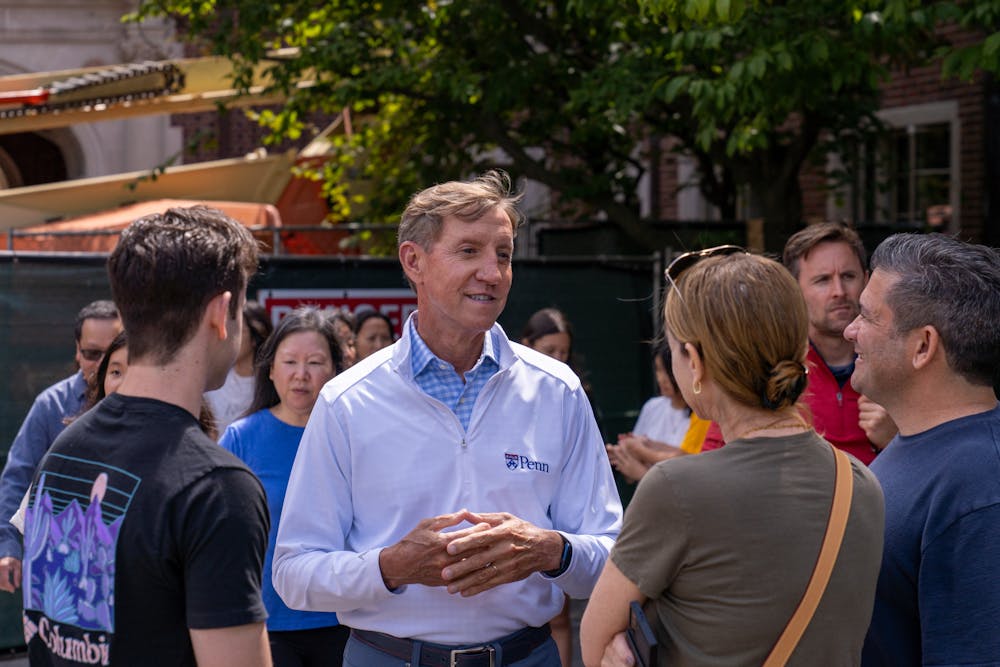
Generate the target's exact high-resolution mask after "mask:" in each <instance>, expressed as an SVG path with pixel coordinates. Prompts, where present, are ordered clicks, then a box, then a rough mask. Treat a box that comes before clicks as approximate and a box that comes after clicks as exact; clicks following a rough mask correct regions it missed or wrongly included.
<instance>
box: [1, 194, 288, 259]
mask: <svg viewBox="0 0 1000 667" xmlns="http://www.w3.org/2000/svg"><path fill="white" fill-rule="evenodd" d="M196 204H203V205H205V206H211V207H212V208H217V209H219V210H221V211H223V212H224V213H225V214H226V215H228V216H230V217H231V218H233V219H234V220H238V221H239V222H241V223H243V224H244V225H246V226H247V227H249V228H255V227H271V228H276V227H281V214H280V213H278V209H277V208H275V207H274V206H273V205H272V204H257V203H247V202H234V201H193V200H187V199H157V200H154V201H146V202H139V203H137V204H130V205H128V206H122V207H121V208H117V209H114V210H111V211H102V212H101V213H94V214H92V215H85V216H80V217H77V218H72V219H70V220H62V221H59V222H51V223H47V224H44V225H35V226H33V227H24V228H21V229H19V230H17V231H16V235H15V236H14V243H13V248H12V249H13V250H22V251H23V250H35V251H42V252H110V251H111V250H113V249H114V247H115V244H117V243H118V234H117V233H115V232H121V230H123V229H125V227H127V226H128V225H129V223H131V222H132V221H133V220H136V219H138V218H141V217H144V216H147V215H151V214H153V213H162V212H163V211H166V210H167V209H168V208H177V207H187V206H195V205H196ZM24 234H27V236H22V235H24ZM254 236H255V237H256V238H257V239H258V240H259V241H261V242H262V243H263V244H264V246H265V247H267V248H268V249H269V248H270V247H271V245H272V244H273V233H272V232H271V231H260V232H256V233H255V234H254Z"/></svg>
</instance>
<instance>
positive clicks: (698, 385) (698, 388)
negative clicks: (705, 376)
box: [691, 380, 701, 396]
mask: <svg viewBox="0 0 1000 667" xmlns="http://www.w3.org/2000/svg"><path fill="white" fill-rule="evenodd" d="M691 391H693V392H694V394H695V396H697V395H698V394H700V393H701V380H695V381H694V382H693V383H691Z"/></svg>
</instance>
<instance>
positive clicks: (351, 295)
mask: <svg viewBox="0 0 1000 667" xmlns="http://www.w3.org/2000/svg"><path fill="white" fill-rule="evenodd" d="M257 301H259V302H260V303H261V305H263V306H264V308H266V309H267V312H268V314H269V315H270V316H271V321H272V322H273V323H274V324H277V323H278V322H279V321H280V320H281V318H282V317H284V316H285V315H287V314H288V313H290V312H292V311H293V310H295V309H296V308H298V307H299V306H315V307H316V308H319V309H320V310H333V309H340V310H346V311H347V312H349V313H352V314H355V313H359V312H362V311H365V310H377V311H379V312H381V313H384V314H385V315H387V316H388V317H389V319H390V320H391V321H392V326H393V329H394V331H395V333H396V335H397V336H399V335H401V334H402V327H403V323H404V322H406V318H408V317H409V316H410V313H412V312H413V311H415V310H416V309H417V295H416V294H414V293H413V292H412V291H410V290H408V289H336V288H334V289H262V290H259V291H258V292H257Z"/></svg>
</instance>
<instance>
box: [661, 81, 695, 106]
mask: <svg viewBox="0 0 1000 667" xmlns="http://www.w3.org/2000/svg"><path fill="white" fill-rule="evenodd" d="M688 78H689V77H687V76H684V75H681V76H678V77H674V78H673V79H671V80H670V83H668V84H667V88H666V90H665V91H664V92H663V98H664V99H665V100H666V101H667V102H673V101H674V100H675V99H677V96H678V95H680V93H681V91H682V90H684V88H685V87H686V86H687V84H688Z"/></svg>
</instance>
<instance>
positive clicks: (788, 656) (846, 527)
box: [581, 248, 883, 667]
mask: <svg viewBox="0 0 1000 667" xmlns="http://www.w3.org/2000/svg"><path fill="white" fill-rule="evenodd" d="M679 261H680V262H681V265H680V266H678V265H677V264H675V265H672V266H671V268H670V269H668V279H669V283H670V288H669V290H668V294H667V299H666V307H665V323H666V333H667V340H668V342H669V344H670V349H671V352H672V367H673V371H674V376H675V378H676V379H677V383H678V386H679V387H680V391H681V393H682V395H683V396H684V400H685V401H686V402H687V404H688V405H690V406H691V408H692V409H693V410H694V411H695V412H697V413H698V414H700V415H702V416H703V417H705V418H708V419H712V420H714V421H716V422H718V423H719V424H720V425H721V427H722V431H723V433H724V435H725V436H726V440H727V442H729V443H730V444H729V445H727V446H726V447H725V448H724V449H720V450H716V451H712V452H707V453H703V454H700V455H698V456H686V457H679V458H674V459H670V460H668V461H664V462H662V463H659V464H657V465H655V466H654V467H653V468H652V469H651V470H650V471H649V472H648V473H647V474H646V475H645V477H643V479H642V481H641V482H640V484H639V487H638V489H637V490H636V494H635V496H634V498H633V499H632V502H631V504H630V505H629V508H628V510H627V511H626V514H625V520H624V525H623V528H622V532H621V535H620V536H619V539H618V542H617V543H616V545H615V547H614V549H613V550H612V552H611V557H610V558H609V559H608V561H607V564H606V565H605V568H604V571H603V573H602V574H601V577H600V579H599V580H598V582H597V585H596V587H595V589H594V592H593V595H592V596H591V598H590V602H589V604H588V606H587V610H586V613H585V614H584V617H583V624H582V628H581V643H582V648H583V657H584V662H585V664H586V665H588V666H589V667H594V666H596V665H606V666H607V665H626V664H635V663H631V662H628V661H627V656H628V654H629V653H630V650H631V649H630V646H629V644H628V641H627V637H628V635H629V633H628V632H625V631H626V628H627V627H628V626H629V623H630V603H632V602H636V603H638V604H639V605H641V608H642V610H643V611H644V613H645V616H646V618H647V619H648V622H649V625H650V627H651V631H652V634H653V636H654V637H655V640H656V642H657V643H658V645H657V647H656V657H655V658H654V662H653V664H658V665H761V664H766V665H768V666H770V665H783V664H786V662H787V664H792V665H857V664H858V663H859V661H860V656H861V646H862V642H863V640H864V636H865V632H866V630H867V627H868V622H869V619H870V616H871V610H872V603H873V599H874V593H875V582H876V579H877V577H878V571H879V566H880V560H881V551H882V530H883V505H882V492H881V489H880V488H879V485H878V482H877V481H876V480H875V478H874V477H873V476H872V475H871V474H870V473H869V472H868V469H867V468H866V467H865V466H864V465H862V464H861V463H860V462H858V461H857V460H854V459H848V458H847V457H846V455H842V453H841V454H838V453H836V450H834V448H833V447H832V446H831V445H830V444H829V443H828V442H826V441H825V440H823V439H822V438H821V437H820V436H819V435H817V434H816V433H815V432H814V431H813V430H812V429H811V428H810V426H809V425H808V424H807V423H806V422H805V421H804V420H803V418H802V417H801V415H800V413H799V410H798V409H797V407H796V406H797V402H798V399H799V397H800V396H801V394H802V392H803V390H804V389H805V387H806V382H807V376H806V368H805V366H804V361H805V356H806V338H807V326H808V323H807V315H806V307H805V303H804V301H803V299H802V295H801V292H800V290H799V287H798V285H797V284H796V282H795V280H794V279H793V278H792V276H791V274H789V273H788V271H787V270H786V269H784V268H783V267H782V266H781V265H779V264H778V263H777V262H774V261H772V260H770V259H766V258H763V257H759V256H755V255H751V254H748V253H746V252H745V251H743V250H742V249H739V248H735V249H732V248H730V249H721V250H717V251H715V250H712V251H703V252H702V253H697V254H695V255H693V256H682V258H681V260H679ZM835 490H836V493H835ZM807 589H808V593H807ZM800 603H802V604H801V605H800ZM631 634H632V635H633V636H635V635H636V633H635V632H631ZM641 635H642V633H641V632H640V633H639V636H640V637H641ZM640 644H641V641H640ZM637 651H638V652H640V653H641V652H642V649H641V648H640V649H637ZM769 656H770V660H768V658H769ZM602 660H603V661H602Z"/></svg>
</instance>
